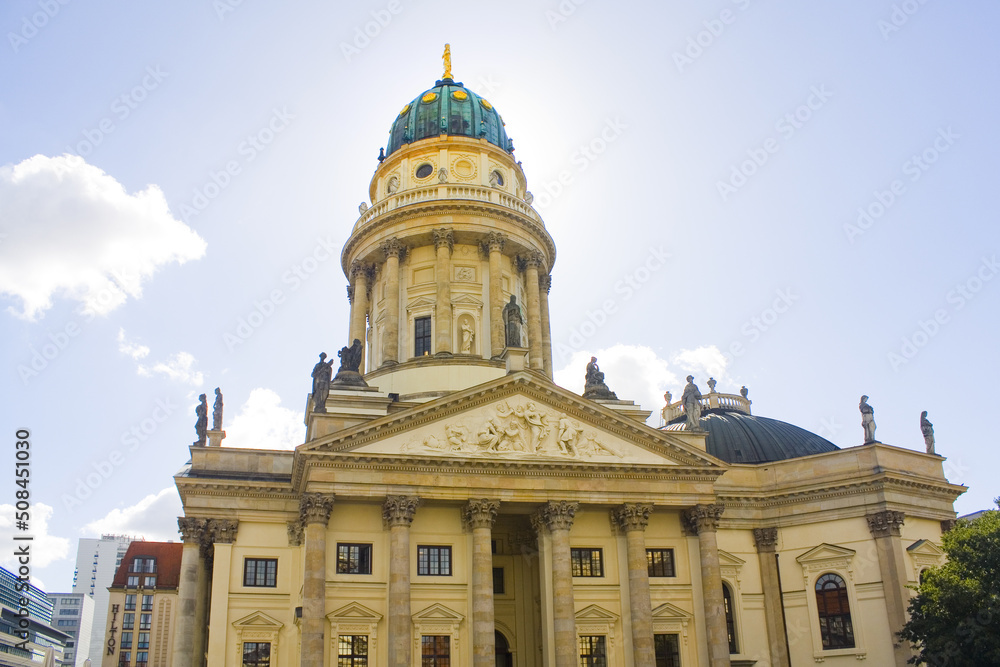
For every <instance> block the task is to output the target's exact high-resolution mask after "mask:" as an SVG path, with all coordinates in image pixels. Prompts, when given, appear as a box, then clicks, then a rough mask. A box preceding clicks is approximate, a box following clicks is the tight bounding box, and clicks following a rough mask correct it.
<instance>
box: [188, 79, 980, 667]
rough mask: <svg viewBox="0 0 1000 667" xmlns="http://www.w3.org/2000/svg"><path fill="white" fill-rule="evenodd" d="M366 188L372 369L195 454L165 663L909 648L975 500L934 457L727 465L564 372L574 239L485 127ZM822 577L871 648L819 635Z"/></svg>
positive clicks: (617, 659)
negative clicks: (518, 323)
mask: <svg viewBox="0 0 1000 667" xmlns="http://www.w3.org/2000/svg"><path fill="white" fill-rule="evenodd" d="M439 83H441V82H439ZM456 85H457V84H456ZM415 102H416V100H415ZM428 164H429V165H430V171H429V172H428V170H427V169H426V168H425V169H423V170H422V171H420V173H421V174H423V175H422V176H418V175H417V174H418V170H419V168H420V167H422V166H423V165H428ZM425 172H427V173H425ZM501 183H502V184H501ZM369 198H370V202H371V206H370V207H369V208H367V209H366V210H364V211H363V212H362V214H361V217H360V218H359V219H358V220H357V222H356V223H355V225H354V228H353V233H352V235H351V237H350V239H349V240H348V242H347V244H346V246H345V248H344V251H343V255H342V264H343V268H344V272H345V275H346V276H348V279H349V281H350V287H349V293H350V296H351V300H352V303H351V305H352V313H351V318H350V322H349V323H347V326H346V327H345V328H347V329H348V331H347V336H346V337H345V340H344V343H349V342H350V341H352V340H354V339H358V340H360V341H362V344H363V345H364V350H365V359H364V362H363V366H362V371H363V372H364V378H365V380H366V381H367V384H368V385H369V386H368V387H355V386H340V387H338V386H336V385H335V386H333V387H332V389H331V391H330V395H329V398H328V399H327V400H326V402H325V406H324V407H325V409H326V412H317V411H315V410H314V409H313V408H314V406H313V397H310V399H309V403H308V405H309V407H308V408H307V411H306V425H307V437H306V441H305V442H304V443H303V444H302V445H300V446H299V447H297V448H296V449H295V451H292V452H286V451H264V450H247V449H237V448H225V447H213V446H209V447H197V446H196V447H191V448H190V451H191V462H190V464H189V465H187V466H186V467H185V468H184V469H182V470H181V471H180V472H179V473H178V474H177V476H176V478H175V479H176V483H177V488H178V490H179V492H180V495H181V499H182V501H183V504H184V513H185V516H184V517H183V518H182V519H181V528H182V533H183V535H184V539H185V549H184V557H183V560H182V565H181V584H180V590H179V593H178V605H179V607H178V608H179V615H180V618H179V620H178V632H177V633H176V635H175V642H174V646H173V663H172V664H174V665H178V666H180V667H188V666H191V665H206V664H207V665H212V666H214V665H243V664H263V663H259V662H253V659H255V658H252V659H251V661H250V662H246V661H245V660H244V655H245V647H246V646H251V647H252V648H254V647H256V648H255V650H263V649H262V648H260V647H261V646H263V645H264V644H266V645H267V651H268V652H269V656H268V660H269V664H270V665H274V666H276V667H286V666H288V667H291V666H292V665H303V666H305V665H309V666H316V667H319V666H324V667H326V666H332V665H339V664H352V665H361V664H368V665H394V666H399V667H404V666H406V667H413V666H416V665H421V664H423V665H428V664H443V662H437V663H435V662H434V660H435V658H433V657H431V658H428V655H427V651H430V652H431V654H433V655H435V656H439V657H440V656H443V655H444V654H445V653H446V654H447V656H448V660H449V662H450V665H451V666H455V667H458V666H465V665H470V666H471V665H475V666H476V667H484V666H485V665H501V664H503V665H517V666H518V667H542V666H556V667H571V666H576V665H580V664H582V663H581V652H587V651H592V650H593V651H603V652H604V653H605V654H606V664H607V665H609V666H614V667H645V666H647V665H648V666H652V665H654V664H657V663H656V660H662V659H663V658H662V654H663V652H664V651H667V652H669V653H670V656H669V658H670V659H675V660H676V664H679V665H683V666H685V667H694V666H696V665H698V666H704V667H709V666H711V667H719V666H720V665H730V664H732V665H776V666H777V665H790V664H795V665H801V664H811V663H812V662H814V661H815V662H823V663H824V664H827V665H848V664H850V665H856V664H858V661H859V660H863V661H866V663H865V664H869V665H878V666H880V667H881V666H883V665H900V666H901V665H903V664H905V660H906V659H907V658H908V657H909V653H908V651H907V649H906V648H905V647H900V646H895V645H894V641H893V635H892V633H893V632H894V631H896V630H898V629H899V626H900V625H901V624H902V622H903V614H905V602H906V600H907V597H908V596H909V594H910V593H909V591H908V589H907V588H906V586H907V585H909V584H912V583H915V582H916V581H917V579H918V577H919V573H920V571H921V569H922V568H925V567H928V566H930V565H933V564H936V563H938V562H940V560H941V558H942V554H941V552H940V549H939V548H938V547H937V546H936V544H938V543H940V537H941V533H942V530H943V529H944V528H947V522H948V521H951V520H952V519H954V516H955V513H954V510H953V507H952V504H953V502H954V499H955V498H956V497H957V496H958V495H959V494H960V493H961V492H962V491H963V490H964V489H963V487H960V486H956V485H953V484H950V483H949V482H948V481H947V480H946V479H945V477H944V474H943V469H942V461H943V459H942V458H941V457H939V456H935V455H927V454H923V453H918V452H914V451H909V450H905V449H900V448H896V447H892V446H889V445H884V444H881V443H875V444H870V445H866V446H862V447H855V448H850V449H844V450H840V451H834V452H829V453H825V454H817V455H813V456H805V457H800V458H793V459H788V460H783V461H774V462H769V463H763V464H732V463H727V462H725V461H722V460H720V459H718V458H716V457H714V456H711V455H710V454H709V453H708V452H707V451H706V444H705V442H706V434H705V433H704V432H700V431H685V430H661V429H655V428H651V427H649V426H647V425H646V424H645V421H644V420H645V418H646V417H647V416H648V415H649V414H650V413H649V412H648V411H643V410H642V409H641V408H640V407H639V406H635V405H634V404H632V402H630V401H624V400H623V401H616V400H587V399H584V398H582V397H580V396H579V395H576V394H574V393H572V392H569V391H567V390H565V389H563V388H561V387H559V386H557V385H555V384H554V383H553V382H552V380H551V377H552V360H551V340H550V336H549V333H548V332H549V321H548V287H549V285H550V281H549V278H548V275H549V271H550V270H551V268H552V264H553V262H554V260H555V246H554V243H553V241H552V239H551V237H550V236H549V235H548V233H547V232H546V231H545V227H544V224H543V222H542V220H541V218H540V217H539V216H538V214H537V212H535V211H534V209H532V208H531V206H530V199H531V198H530V195H529V194H528V191H527V184H526V181H525V178H524V174H523V172H522V171H521V168H520V166H519V165H518V163H517V162H516V161H515V160H514V158H513V156H512V154H511V153H510V152H508V151H506V150H504V149H503V148H501V147H498V146H496V145H493V144H491V143H489V142H487V141H486V140H485V139H483V138H478V139H477V138H472V137H466V136H451V135H448V134H442V135H441V136H438V137H433V138H426V139H421V140H418V141H414V142H412V143H409V144H406V145H404V146H402V147H401V148H400V149H399V150H397V151H395V152H392V153H391V154H390V155H389V156H388V157H387V158H386V159H385V160H384V161H383V162H382V163H381V164H380V166H379V167H378V169H377V170H376V172H375V175H374V176H373V178H372V181H371V187H370V191H369ZM511 296H514V297H515V300H516V302H517V304H519V305H520V307H521V309H522V317H523V332H522V338H521V341H522V345H521V346H514V345H508V344H507V342H508V339H507V337H506V333H505V327H504V322H503V319H502V318H503V315H502V312H503V311H502V309H503V307H504V306H505V305H506V304H507V303H509V300H510V297H511ZM426 317H429V318H430V323H431V331H430V338H429V340H430V343H429V345H430V347H429V349H425V352H426V354H417V353H416V351H417V348H416V347H415V342H416V341H415V340H414V339H415V337H416V334H415V321H416V319H418V318H426ZM470 331H471V336H470V335H469V332H470ZM463 333H465V338H463ZM425 340H426V339H425ZM942 522H944V524H942ZM213 526H214V527H213ZM206 544H207V545H208V546H209V548H210V549H211V559H210V560H209V559H208V558H206V555H205V553H204V551H205V549H204V545H206ZM668 555H669V566H670V567H669V568H667V567H666V564H664V563H660V566H657V567H654V566H653V564H651V559H653V558H668ZM272 563H273V566H272ZM272 567H273V577H271V575H270V573H271V572H272V569H271V568H272ZM248 568H251V569H250V570H248ZM261 568H264V569H263V570H262V569H261ZM657 568H659V569H657ZM248 572H249V574H248ZM261 572H264V573H265V575H264V576H263V578H261V574H260V573H261ZM651 573H652V574H653V576H651ZM667 573H669V574H667ZM827 575H835V576H836V577H838V578H839V579H840V580H842V581H843V584H844V588H845V589H846V593H845V595H846V599H847V602H848V603H849V609H850V614H851V618H852V625H853V632H854V637H853V644H854V645H853V646H852V647H846V648H829V647H824V645H823V642H822V637H823V630H821V627H820V610H819V609H818V607H817V604H818V602H817V601H818V600H819V598H818V597H817V594H816V593H815V590H816V585H817V582H818V581H820V579H821V577H824V576H827ZM269 577H270V578H269ZM831 580H833V581H836V579H831ZM824 581H825V580H824ZM248 582H249V585H248ZM838 590H843V589H838ZM362 640H363V641H362ZM504 648H506V650H504ZM345 651H346V652H347V653H348V654H350V655H353V656H354V657H353V658H351V660H353V662H349V663H347V662H342V659H346V658H344V655H345V654H344V652H345ZM362 651H364V652H365V653H366V655H367V658H366V660H367V662H364V661H363V660H362V659H361V658H360V657H359V656H360V655H361V652H362ZM428 659H430V661H431V662H428ZM593 664H604V663H600V662H595V663H593ZM659 664H670V663H667V662H660V663H659Z"/></svg>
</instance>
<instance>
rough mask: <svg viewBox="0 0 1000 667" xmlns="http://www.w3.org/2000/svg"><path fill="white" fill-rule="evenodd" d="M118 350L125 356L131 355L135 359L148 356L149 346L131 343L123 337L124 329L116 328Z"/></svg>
mask: <svg viewBox="0 0 1000 667" xmlns="http://www.w3.org/2000/svg"><path fill="white" fill-rule="evenodd" d="M118 351H119V352H121V353H122V354H124V355H125V356H128V357H132V358H133V359H135V360H136V361H138V360H139V359H145V358H146V357H148V356H149V348H148V347H146V346H145V345H140V344H138V343H133V342H132V341H130V340H128V339H127V338H125V329H119V330H118Z"/></svg>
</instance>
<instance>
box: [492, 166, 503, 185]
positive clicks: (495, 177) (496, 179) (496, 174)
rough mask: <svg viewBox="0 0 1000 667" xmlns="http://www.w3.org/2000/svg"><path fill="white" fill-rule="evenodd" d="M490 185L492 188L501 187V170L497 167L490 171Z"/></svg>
mask: <svg viewBox="0 0 1000 667" xmlns="http://www.w3.org/2000/svg"><path fill="white" fill-rule="evenodd" d="M490 186H491V187H494V188H502V187H503V172H501V171H500V170H499V169H494V170H493V171H492V172H491V173H490Z"/></svg>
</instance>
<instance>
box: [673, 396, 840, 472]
mask: <svg viewBox="0 0 1000 667" xmlns="http://www.w3.org/2000/svg"><path fill="white" fill-rule="evenodd" d="M684 419H685V418H684V417H683V416H681V417H679V418H677V419H674V420H673V421H671V422H670V423H669V424H667V425H666V426H664V427H663V428H664V429H665V430H668V431H680V430H682V429H683V428H684ZM700 423H701V427H702V428H703V429H705V430H706V431H708V439H707V441H706V446H707V448H708V453H709V454H711V455H712V456H714V457H716V458H720V459H722V460H723V461H726V462H727V463H767V462H768V461H783V460H785V459H794V458H798V457H800V456H810V455H812V454H823V453H825V452H834V451H837V450H838V449H840V448H839V447H837V446H836V445H835V444H833V443H832V442H830V441H829V440H827V439H826V438H822V437H820V436H818V435H816V434H815V433H811V432H809V431H807V430H805V429H804V428H799V427H798V426H795V425H794V424H789V423H787V422H783V421H778V420H777V419H768V418H767V417H756V416H754V415H749V414H746V413H744V412H740V411H736V410H722V409H713V410H705V411H704V412H702V415H701V422H700Z"/></svg>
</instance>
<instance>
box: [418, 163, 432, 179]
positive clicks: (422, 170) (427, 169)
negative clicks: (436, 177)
mask: <svg viewBox="0 0 1000 667" xmlns="http://www.w3.org/2000/svg"><path fill="white" fill-rule="evenodd" d="M433 173H434V167H433V166H432V165H431V164H430V163H429V162H424V163H423V164H422V165H420V166H419V167H417V178H427V177H428V176H430V175H431V174H433Z"/></svg>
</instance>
